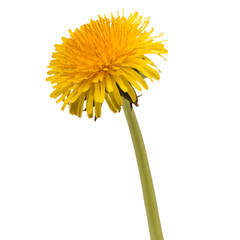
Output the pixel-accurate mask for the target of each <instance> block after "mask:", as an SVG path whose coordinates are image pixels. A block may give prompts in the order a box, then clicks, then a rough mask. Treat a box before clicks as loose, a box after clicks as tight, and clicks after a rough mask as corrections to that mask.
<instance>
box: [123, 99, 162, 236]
mask: <svg viewBox="0 0 240 240" xmlns="http://www.w3.org/2000/svg"><path fill="white" fill-rule="evenodd" d="M123 110H124V113H125V116H126V119H127V123H128V127H129V130H130V133H131V137H132V142H133V146H134V150H135V154H136V158H137V164H138V170H139V174H140V179H141V184H142V192H143V198H144V203H145V208H146V213H147V219H148V227H149V232H150V237H151V240H163V234H162V228H161V223H160V219H159V213H158V207H157V201H156V196H155V192H154V187H153V182H152V176H151V172H150V168H149V163H148V158H147V153H146V149H145V145H144V142H143V138H142V134H141V130H140V128H139V125H138V121H137V118H136V115H135V113H134V110H133V109H131V108H130V104H129V102H128V101H127V100H125V99H124V98H123Z"/></svg>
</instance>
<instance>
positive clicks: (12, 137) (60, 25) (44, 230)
mask: <svg viewBox="0 0 240 240" xmlns="http://www.w3.org/2000/svg"><path fill="white" fill-rule="evenodd" d="M122 8H124V9H125V14H126V15H128V14H129V13H131V12H134V11H138V12H139V13H140V14H142V15H144V17H148V16H150V19H151V24H150V26H154V28H155V31H154V34H155V35H158V34H160V33H161V32H164V33H165V34H164V36H163V38H165V39H168V43H167V44H166V46H167V48H168V49H169V54H168V56H167V59H168V60H167V61H164V60H163V59H161V58H159V57H153V59H154V61H155V63H156V65H158V66H159V68H160V69H161V70H162V73H161V80H160V81H159V82H157V81H156V82H154V83H151V82H150V81H148V83H149V90H148V91H144V92H143V96H142V97H141V98H140V99H139V104H140V107H139V108H137V109H135V110H136V114H137V117H138V120H139V124H140V126H141V129H142V133H143V136H144V140H145V143H146V148H147V151H148V156H149V161H150V167H151V170H152V176H153V181H154V185H155V190H156V195H157V200H158V205H159V212H160V217H161V222H162V228H163V232H164V236H165V240H202V239H204V240H215V239H216V240H226V239H227V240H239V239H240V231H239V223H240V207H239V202H240V196H239V189H240V176H239V170H240V165H239V161H240V151H239V144H240V127H239V123H240V113H239V107H240V96H239V90H240V76H239V63H240V61H239V54H240V47H239V46H240V44H239V42H240V37H239V20H240V18H239V8H238V7H237V1H207V0H203V1H190V0H183V1H177V0H175V1H174V0H173V1H161V0H158V1H157V0H148V1H129V0H128V1H127V0H122V1H113V0H112V1H107V0H101V1H91V0H88V1H81V0H78V1H74V0H68V1H61V0H58V1H50V0H49V1H46V0H42V1H30V0H29V1H27V0H21V1H16V0H15V1H6V0H5V1H2V2H1V4H0V24H1V28H0V34H1V37H0V61H1V64H0V68H1V71H0V73H1V75H0V78H1V85H0V86H1V93H0V100H1V111H0V114H1V117H0V121H1V124H0V138H1V145H0V147H1V152H0V158H1V160H0V239H1V240H18V239H24V240H43V239H44V240H68V239H71V240H77V239H84V240H92V239H94V240H95V239H104V240H112V239H114V240H122V239H124V240H125V239H126V240H135V239H136V240H146V239H149V233H148V226H147V220H146V215H145V209H144V204H143V198H142V192H141V186H140V180H139V175H138V170H137V164H136V160H135V155H134V151H133V147H132V143H131V139H130V135H129V132H128V127H127V124H126V121H125V118H124V114H123V112H121V113H118V114H113V113H112V112H111V111H110V110H109V109H108V107H107V106H106V104H105V105H104V107H103V114H102V118H101V119H98V120H97V122H94V121H93V120H89V119H87V117H86V114H84V116H83V118H82V119H79V118H77V117H74V116H71V115H69V114H68V111H64V112H62V111H61V110H60V109H61V105H60V104H59V105H57V104H56V103H55V101H54V100H53V99H51V98H50V97H49V94H50V93H51V91H52V87H51V85H50V84H49V82H46V81H45V78H46V77H47V74H46V72H47V65H48V63H49V61H50V59H51V54H52V52H53V51H54V44H56V43H61V37H62V36H65V37H68V29H72V30H74V29H75V28H77V27H79V26H80V25H82V24H84V23H87V22H88V21H89V19H90V18H93V19H96V18H97V15H98V14H101V15H103V14H105V13H106V14H107V15H108V16H109V13H110V12H111V11H112V12H113V13H114V14H115V13H116V11H117V10H119V11H121V9H122Z"/></svg>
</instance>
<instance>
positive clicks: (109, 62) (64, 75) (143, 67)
mask: <svg viewBox="0 0 240 240" xmlns="http://www.w3.org/2000/svg"><path fill="white" fill-rule="evenodd" d="M148 24H149V18H148V19H143V17H142V16H139V15H138V13H137V12H135V13H134V14H131V15H130V16H129V17H128V18H126V17H125V16H122V17H121V16H119V14H118V16H117V17H114V16H113V14H112V15H111V18H110V19H108V18H107V17H106V16H104V18H102V17H100V16H99V19H98V20H96V21H94V20H91V21H90V23H89V24H84V25H82V26H81V27H80V28H79V29H76V30H75V31H74V32H72V31H71V30H69V33H70V38H65V37H63V38H62V41H63V43H62V44H56V45H55V49H56V51H55V52H54V53H53V55H52V58H53V60H51V62H50V65H49V68H50V69H51V70H50V71H48V74H49V75H50V76H49V77H48V78H47V81H50V82H51V83H52V84H55V85H54V86H53V88H54V89H55V90H54V91H53V92H52V93H51V95H50V96H51V97H53V98H55V99H56V98H58V99H57V103H59V102H63V106H62V110H64V108H65V107H66V106H67V105H69V111H70V113H71V114H74V115H77V116H79V117H81V116H82V112H83V109H84V108H85V109H86V112H87V115H88V117H89V118H92V117H93V115H94V113H95V118H99V117H101V108H102V103H103V102H104V100H106V102H107V104H108V106H109V108H110V109H111V110H112V111H113V112H114V113H115V112H118V111H120V110H121V107H122V97H125V98H126V99H128V100H129V101H130V103H137V95H136V92H135V90H134V89H137V90H139V91H141V90H142V87H143V88H145V89H148V85H147V83H146V81H145V80H144V76H146V77H147V78H149V79H150V80H151V81H153V79H156V80H158V79H159V78H160V75H159V70H158V68H157V67H156V66H155V64H154V63H153V62H152V61H151V60H150V59H149V58H148V57H146V56H145V55H146V54H158V55H159V56H162V54H166V53H167V50H166V49H165V48H164V45H163V42H164V41H154V39H156V38H157V37H160V36H161V35H162V34H161V35H159V36H157V37H152V36H151V34H152V32H153V29H152V30H150V31H146V30H145V29H146V27H147V26H148ZM143 75H144V76H143ZM85 102H86V104H85ZM84 104H85V107H84Z"/></svg>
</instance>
